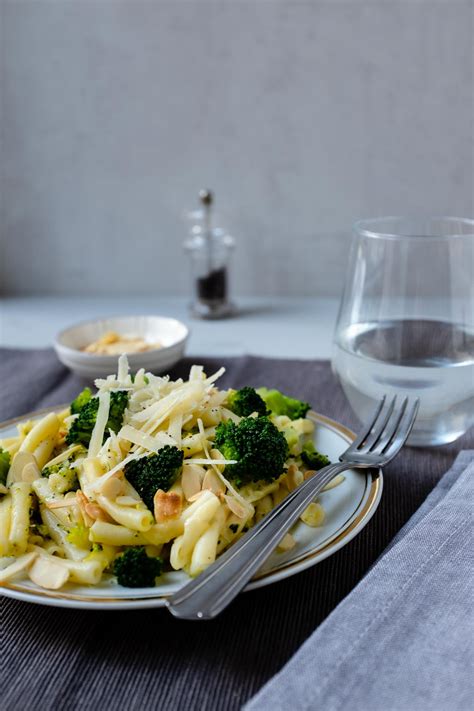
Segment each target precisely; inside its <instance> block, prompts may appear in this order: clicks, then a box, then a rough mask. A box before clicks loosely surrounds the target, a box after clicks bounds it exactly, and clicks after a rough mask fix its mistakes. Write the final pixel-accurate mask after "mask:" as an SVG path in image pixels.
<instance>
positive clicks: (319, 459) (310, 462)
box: [301, 442, 331, 470]
mask: <svg viewBox="0 0 474 711" xmlns="http://www.w3.org/2000/svg"><path fill="white" fill-rule="evenodd" d="M301 459H302V461H303V463H304V464H306V466H307V467H309V469H316V470H317V469H322V468H323V467H327V466H328V464H331V461H330V459H328V457H326V455H325V454H321V452H318V450H317V449H316V447H315V446H314V443H313V442H305V443H304V445H303V451H302V452H301Z"/></svg>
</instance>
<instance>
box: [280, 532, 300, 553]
mask: <svg viewBox="0 0 474 711" xmlns="http://www.w3.org/2000/svg"><path fill="white" fill-rule="evenodd" d="M295 546H296V541H295V539H294V538H293V536H292V535H291V533H287V534H286V536H284V537H283V538H282V539H281V541H280V543H279V544H278V546H277V548H278V550H279V551H281V552H282V553H283V552H285V551H291V549H292V548H294V547H295Z"/></svg>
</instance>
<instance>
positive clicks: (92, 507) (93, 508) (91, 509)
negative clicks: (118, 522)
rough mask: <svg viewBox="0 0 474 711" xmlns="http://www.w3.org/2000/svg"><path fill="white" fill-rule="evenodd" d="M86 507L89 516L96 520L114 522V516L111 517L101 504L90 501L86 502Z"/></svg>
mask: <svg viewBox="0 0 474 711" xmlns="http://www.w3.org/2000/svg"><path fill="white" fill-rule="evenodd" d="M84 508H85V512H86V514H87V516H89V517H90V518H91V519H93V520H94V521H106V522H107V523H114V520H113V518H111V517H110V516H109V514H108V513H107V512H106V511H104V509H103V508H101V507H100V506H99V504H92V503H89V504H86V505H85V507H84Z"/></svg>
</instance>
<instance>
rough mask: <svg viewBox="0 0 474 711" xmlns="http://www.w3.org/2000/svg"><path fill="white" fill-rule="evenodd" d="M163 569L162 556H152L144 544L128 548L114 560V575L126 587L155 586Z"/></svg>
mask: <svg viewBox="0 0 474 711" xmlns="http://www.w3.org/2000/svg"><path fill="white" fill-rule="evenodd" d="M162 570H163V561H162V560H161V558H150V557H149V556H148V555H147V553H146V551H145V549H144V548H143V546H137V547H136V548H127V550H126V551H125V552H124V553H122V554H121V555H119V556H118V558H116V559H115V561H114V575H116V576H117V581H118V584H119V585H123V586H124V587H126V588H150V587H153V586H154V585H155V578H157V577H158V576H159V575H161V573H162Z"/></svg>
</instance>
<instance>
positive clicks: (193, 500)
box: [188, 489, 208, 504]
mask: <svg viewBox="0 0 474 711" xmlns="http://www.w3.org/2000/svg"><path fill="white" fill-rule="evenodd" d="M206 491H208V490H207V489H206ZM203 494H204V490H203V489H201V491H198V492H197V494H193V496H191V498H189V499H188V501H189V503H190V504H192V503H194V502H195V501H197V500H198V499H199V498H200V497H201V496H202V495H203Z"/></svg>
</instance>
